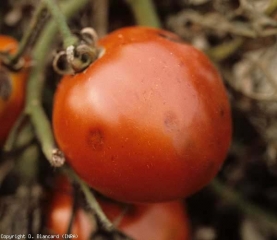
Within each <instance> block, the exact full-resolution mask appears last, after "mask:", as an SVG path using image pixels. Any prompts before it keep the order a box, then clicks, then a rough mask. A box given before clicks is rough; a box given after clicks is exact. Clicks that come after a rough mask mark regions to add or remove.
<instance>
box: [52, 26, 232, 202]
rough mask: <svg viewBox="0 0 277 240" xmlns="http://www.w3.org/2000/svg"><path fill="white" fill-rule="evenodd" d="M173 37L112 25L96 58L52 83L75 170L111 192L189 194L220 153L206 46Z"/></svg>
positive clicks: (220, 107)
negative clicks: (202, 49) (113, 28)
mask: <svg viewBox="0 0 277 240" xmlns="http://www.w3.org/2000/svg"><path fill="white" fill-rule="evenodd" d="M171 39H173V40H171ZM177 39H178V37H177V36H176V35H174V34H172V33H169V32H166V31H163V30H158V29H152V28H145V27H130V28H124V29H120V30H117V31H115V32H113V33H111V34H109V35H108V36H106V37H105V38H103V39H102V40H100V41H99V45H100V46H102V47H103V48H104V49H105V52H104V54H103V56H102V57H101V58H99V59H98V60H97V61H95V62H94V63H93V64H91V65H90V66H89V67H88V69H86V70H85V71H84V72H83V73H80V74H76V75H74V76H65V77H63V79H62V80H61V82H60V84H59V86H58V89H57V92H56V95H55V100H54V110H53V128H54V133H55V137H56V141H57V143H58V145H59V147H60V148H61V150H62V151H63V152H64V153H65V155H66V157H67V160H68V162H69V163H70V165H71V166H72V167H73V168H74V169H75V170H76V172H77V173H78V174H79V175H80V177H82V178H83V179H84V180H85V181H86V182H87V183H88V184H89V185H90V186H91V187H93V188H94V189H96V190H98V191H99V192H101V193H102V194H104V195H107V196H109V197H111V198H113V199H116V200H119V201H123V202H142V203H143V202H145V203H149V202H161V201H171V200H175V199H178V198H183V197H187V196H188V195H190V194H192V193H194V192H196V191H198V190H200V189H201V188H202V187H203V186H205V185H206V184H208V183H209V182H210V180H211V179H212V178H213V177H214V176H215V175H216V173H217V172H218V171H219V169H220V167H221V165H222V162H223V161H224V159H225V157H226V154H227V151H228V148H229V145H230V140H231V130H232V129H231V114H230V106H229V102H228V98H227V94H226V91H225V88H224V85H223V83H222V81H221V78H220V76H219V74H218V72H217V70H216V69H215V67H214V66H213V65H212V64H211V62H210V61H209V59H208V58H207V57H206V56H205V55H204V54H203V53H201V52H200V51H199V50H197V49H195V48H194V47H192V46H190V45H187V44H184V43H180V42H178V41H176V40H177Z"/></svg>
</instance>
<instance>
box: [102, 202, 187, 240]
mask: <svg viewBox="0 0 277 240" xmlns="http://www.w3.org/2000/svg"><path fill="white" fill-rule="evenodd" d="M100 204H101V206H102V208H103V211H104V212H105V214H106V215H107V217H108V218H109V219H110V220H112V221H116V219H117V218H120V216H121V215H122V214H124V213H125V214H124V215H123V217H122V220H121V221H120V222H119V225H118V228H119V229H120V230H121V231H123V232H124V233H126V234H127V235H128V236H130V237H132V238H133V239H136V240H152V239H157V240H171V239H174V240H189V239H191V238H190V226H189V220H188V216H187V214H186V212H185V209H184V206H183V203H182V202H181V201H172V202H163V203H155V204H144V205H139V204H134V205H130V206H129V208H127V211H126V212H125V210H124V207H123V206H122V205H121V206H120V205H119V204H118V203H111V202H103V201H102V202H100Z"/></svg>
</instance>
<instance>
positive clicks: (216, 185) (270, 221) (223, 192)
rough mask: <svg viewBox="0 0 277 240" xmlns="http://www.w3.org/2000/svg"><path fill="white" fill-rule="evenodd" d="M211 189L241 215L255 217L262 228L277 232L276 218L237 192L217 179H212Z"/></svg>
mask: <svg viewBox="0 0 277 240" xmlns="http://www.w3.org/2000/svg"><path fill="white" fill-rule="evenodd" d="M211 187H212V188H213V190H214V191H215V192H216V193H217V194H219V195H220V196H221V197H222V198H223V199H224V200H225V201H227V202H229V203H231V204H234V205H236V206H237V207H238V209H239V210H240V211H242V212H243V213H245V214H247V215H250V216H253V217H255V218H256V219H257V220H259V221H260V223H262V224H263V227H264V228H268V229H271V230H273V231H275V232H277V217H276V216H274V215H272V214H270V213H267V212H266V211H264V210H262V209H261V208H259V207H257V206H256V205H254V204H251V203H250V202H249V201H247V200H245V199H244V198H243V197H242V196H241V195H240V194H239V193H238V192H236V191H234V190H232V189H231V188H230V187H228V186H226V185H225V184H223V183H222V182H221V181H219V180H218V179H214V180H213V182H212V184H211Z"/></svg>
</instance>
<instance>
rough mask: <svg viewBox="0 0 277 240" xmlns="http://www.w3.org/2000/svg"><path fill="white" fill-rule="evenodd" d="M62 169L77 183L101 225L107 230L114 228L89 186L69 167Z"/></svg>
mask: <svg viewBox="0 0 277 240" xmlns="http://www.w3.org/2000/svg"><path fill="white" fill-rule="evenodd" d="M63 170H64V171H65V172H66V174H67V175H68V176H70V178H72V179H73V180H74V181H75V182H77V183H78V185H79V186H80V188H81V190H82V192H83V193H84V195H85V198H86V200H87V203H88V204H89V206H90V208H91V210H92V211H93V212H94V214H95V216H96V217H97V219H98V220H99V222H100V224H101V227H102V228H103V229H104V230H105V231H108V232H110V231H112V230H114V225H113V224H112V222H111V221H110V220H109V219H108V218H107V217H106V215H105V214H104V212H103V211H102V209H101V207H100V205H99V203H98V202H97V200H96V198H95V197H94V195H93V193H92V192H91V191H90V188H89V187H88V186H87V184H86V183H85V182H83V181H82V180H81V179H80V178H79V176H78V175H77V174H76V173H75V172H74V171H73V170H72V169H71V168H69V167H66V166H65V167H63Z"/></svg>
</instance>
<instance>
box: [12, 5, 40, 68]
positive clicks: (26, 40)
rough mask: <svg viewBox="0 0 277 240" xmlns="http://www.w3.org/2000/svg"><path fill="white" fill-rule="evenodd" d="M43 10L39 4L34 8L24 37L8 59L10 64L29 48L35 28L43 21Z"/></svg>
mask: <svg viewBox="0 0 277 240" xmlns="http://www.w3.org/2000/svg"><path fill="white" fill-rule="evenodd" d="M44 10H45V4H44V3H40V4H39V6H38V7H37V8H36V11H35V13H34V16H33V18H32V20H31V22H30V24H29V26H28V29H27V30H26V31H25V32H24V35H23V37H22V39H21V41H20V44H19V47H18V50H17V52H16V53H15V54H14V55H12V56H11V57H10V63H11V64H16V63H17V62H18V61H19V59H20V58H21V56H22V55H23V54H24V52H25V50H26V48H27V47H28V46H29V44H30V42H31V39H32V37H33V35H34V34H36V32H37V27H38V26H39V25H40V24H41V21H42V20H44V19H43V14H44Z"/></svg>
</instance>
